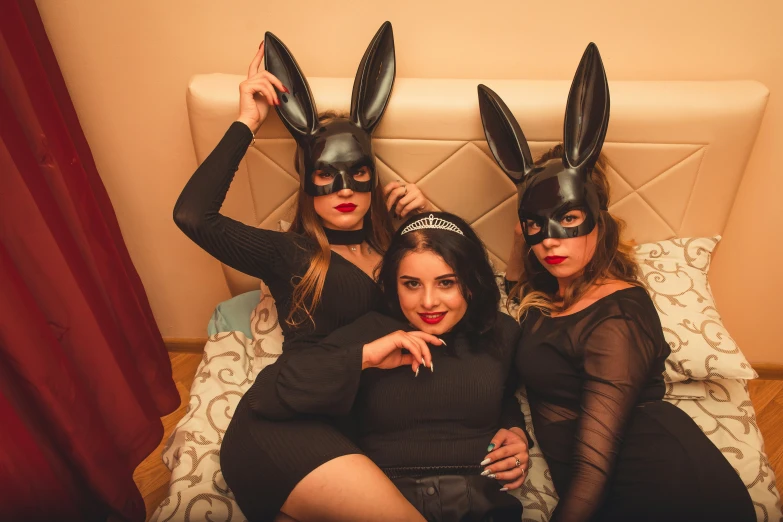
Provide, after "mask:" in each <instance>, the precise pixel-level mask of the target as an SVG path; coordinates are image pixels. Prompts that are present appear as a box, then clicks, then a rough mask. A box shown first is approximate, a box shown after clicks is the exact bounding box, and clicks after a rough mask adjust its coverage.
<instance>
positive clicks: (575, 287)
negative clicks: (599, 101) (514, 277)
mask: <svg viewBox="0 0 783 522" xmlns="http://www.w3.org/2000/svg"><path fill="white" fill-rule="evenodd" d="M562 157H563V144H562V143H561V144H558V145H556V146H554V147H552V148H551V149H550V150H549V151H547V152H545V153H544V155H543V156H541V157H540V158H539V159H538V161H537V162H536V163H538V164H543V163H545V162H547V161H549V160H550V159H554V158H562ZM606 167H607V162H606V158H605V157H604V156H603V155H601V156H600V157H599V158H598V162H597V163H596V165H595V167H594V168H593V171H592V173H591V174H590V176H591V181H592V182H593V183H594V184H595V185H596V187H597V190H596V192H597V193H598V200H599V204H600V207H601V208H608V207H609V182H608V180H607V179H606ZM596 227H597V228H598V239H597V241H596V247H595V253H593V257H592V258H591V259H590V261H588V262H587V265H585V268H584V270H583V271H582V274H581V275H579V276H578V277H577V278H576V279H575V280H574V281H573V282H572V283H571V284H570V285H569V286H568V287H567V288H566V290H565V293H564V295H563V297H562V299H561V298H560V296H559V295H558V283H557V279H556V278H555V276H553V275H552V274H550V273H549V271H548V270H547V269H546V268H544V267H543V266H542V265H541V263H540V262H539V261H538V259H537V258H536V256H535V254H534V253H533V249H532V248H531V247H530V246H529V245H527V244H526V245H524V247H523V251H522V258H523V266H524V270H523V273H522V276H521V277H520V279H519V283H518V284H517V285H516V286H515V287H514V288H513V289H512V290H511V292H509V299H518V300H519V308H518V309H517V318H518V319H522V318H524V316H525V315H526V314H527V312H528V311H529V310H530V309H531V308H538V309H539V310H541V311H542V313H544V314H545V315H551V314H552V313H561V312H563V311H565V310H568V309H569V308H570V307H571V306H573V305H574V304H576V303H577V302H578V301H579V300H580V299H581V298H582V297H584V295H585V294H586V293H587V291H588V290H589V289H590V288H592V287H593V286H594V285H596V284H600V283H601V281H604V280H607V279H613V280H619V281H624V282H626V283H628V284H631V285H634V286H642V285H641V283H640V282H639V266H638V265H637V264H636V261H635V260H634V256H633V246H632V245H631V244H630V243H627V242H624V241H622V240H621V239H620V237H621V235H622V231H623V229H624V228H625V222H624V221H623V220H621V219H619V218H616V217H614V216H612V215H611V214H610V213H609V211H607V210H601V211H600V212H599V214H598V216H597V219H596Z"/></svg>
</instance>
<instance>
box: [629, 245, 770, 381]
mask: <svg viewBox="0 0 783 522" xmlns="http://www.w3.org/2000/svg"><path fill="white" fill-rule="evenodd" d="M719 240H720V236H716V237H711V238H692V239H670V240H667V241H659V242H657V243H645V244H643V245H639V246H638V247H636V258H637V261H638V263H639V266H640V267H641V271H642V274H643V276H642V282H643V283H644V284H645V286H646V287H647V291H648V292H649V294H650V297H651V298H652V300H653V303H655V307H656V309H657V310H658V315H659V316H660V318H661V325H662V326H663V333H664V337H665V338H666V341H667V342H668V343H669V346H671V349H672V353H671V355H670V356H669V358H668V359H667V360H666V370H665V371H664V378H665V380H666V382H680V381H687V380H709V379H755V378H756V377H758V374H756V372H755V371H754V370H753V368H752V367H751V366H750V363H748V361H747V359H745V356H744V355H743V353H742V351H741V350H740V349H739V346H737V343H736V342H734V339H732V337H731V335H729V332H728V331H727V330H726V328H725V327H724V326H723V322H722V321H721V318H720V314H719V313H718V310H717V308H716V307H715V301H714V299H713V297H712V292H711V291H710V284H709V282H708V281H707V271H708V270H709V267H710V259H711V257H712V252H713V250H714V249H715V246H716V245H717V244H718V241H719Z"/></svg>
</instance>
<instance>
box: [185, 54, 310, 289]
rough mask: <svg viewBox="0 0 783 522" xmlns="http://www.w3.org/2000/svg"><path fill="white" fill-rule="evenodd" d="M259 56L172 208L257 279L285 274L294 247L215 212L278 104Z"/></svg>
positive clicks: (220, 255) (188, 229) (209, 245)
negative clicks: (234, 111)
mask: <svg viewBox="0 0 783 522" xmlns="http://www.w3.org/2000/svg"><path fill="white" fill-rule="evenodd" d="M262 57H263V46H262V47H261V48H259V50H258V53H257V54H256V56H255V58H254V59H253V62H252V63H251V64H250V70H249V71H248V79H247V80H245V81H243V82H242V83H241V84H240V86H239V98H240V109H239V116H238V118H237V121H236V122H234V123H233V124H231V127H229V129H228V131H227V132H226V134H225V135H224V136H223V139H222V140H220V143H218V145H217V146H216V147H215V149H214V150H213V151H212V153H210V155H209V156H208V157H207V159H205V160H204V162H203V163H202V164H201V165H200V166H199V167H198V169H196V172H195V173H194V174H193V176H192V177H191V178H190V180H189V181H188V183H187V185H185V188H184V189H183V190H182V193H181V194H180V196H179V199H178V200H177V203H176V205H175V206H174V222H175V223H176V224H177V226H178V227H179V228H180V229H181V230H182V231H183V232H184V233H185V235H187V236H188V237H189V238H190V239H192V240H193V241H194V242H195V243H196V244H198V245H199V246H200V247H201V248H203V249H204V250H206V251H207V252H209V253H210V254H211V255H212V256H214V257H215V258H217V259H218V260H220V261H221V262H223V263H225V264H227V265H229V266H231V267H233V268H236V269H237V270H239V271H241V272H245V273H246V274H250V275H252V276H255V277H260V278H262V279H267V278H268V277H270V276H272V275H277V276H279V277H287V278H290V271H291V266H290V265H291V263H290V259H291V256H292V255H295V248H296V246H295V245H294V244H293V241H292V239H291V237H290V236H289V235H284V234H282V233H280V232H273V231H269V230H263V229H259V228H256V227H253V226H249V225H245V224H243V223H240V222H239V221H236V220H233V219H231V218H228V217H226V216H223V215H221V214H220V207H221V206H222V205H223V201H224V200H225V198H226V193H227V192H228V187H229V186H230V185H231V181H232V180H233V179H234V174H235V173H236V170H237V168H238V166H239V162H240V161H242V158H243V157H244V156H245V153H246V152H247V148H248V146H249V145H250V142H251V141H252V140H253V134H254V133H255V131H257V130H258V128H259V127H260V125H261V122H263V121H264V119H265V118H266V115H267V113H268V112H269V104H270V103H278V102H277V95H276V92H275V88H278V89H282V88H283V87H282V84H280V82H279V80H277V79H276V78H275V77H274V76H272V75H271V74H269V73H268V72H266V71H263V70H261V71H260V72H259V68H260V64H261V59H262ZM278 84H279V85H278ZM266 100H269V102H267V101H266Z"/></svg>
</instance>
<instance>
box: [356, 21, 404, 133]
mask: <svg viewBox="0 0 783 522" xmlns="http://www.w3.org/2000/svg"><path fill="white" fill-rule="evenodd" d="M395 70H396V65H395V60H394V33H393V32H392V25H391V23H389V22H384V23H383V25H382V26H381V28H380V29H378V32H377V33H375V36H374V37H373V39H372V41H371V42H370V45H369V46H368V47H367V50H366V51H365V52H364V56H363V57H362V62H361V63H360V64H359V70H358V71H356V78H355V79H354V82H353V94H352V96H351V120H353V122H354V123H356V124H357V125H359V126H360V127H361V128H362V129H364V130H365V131H367V132H368V133H370V134H371V133H372V131H373V130H375V127H376V126H377V125H378V123H379V122H380V121H381V116H383V112H384V111H385V110H386V105H387V104H388V102H389V97H390V96H391V91H392V86H393V85H394V74H395Z"/></svg>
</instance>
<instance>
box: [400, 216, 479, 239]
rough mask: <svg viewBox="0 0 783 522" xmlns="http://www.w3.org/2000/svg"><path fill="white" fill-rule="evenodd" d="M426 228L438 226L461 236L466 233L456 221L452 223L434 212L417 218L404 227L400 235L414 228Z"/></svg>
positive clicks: (439, 228) (437, 227)
mask: <svg viewBox="0 0 783 522" xmlns="http://www.w3.org/2000/svg"><path fill="white" fill-rule="evenodd" d="M424 228H436V229H438V230H448V231H449V232H456V233H457V234H459V235H461V236H464V235H465V234H463V233H462V230H460V229H459V227H458V226H457V225H455V224H454V223H452V222H451V221H446V220H445V219H442V218H436V217H435V216H433V215H432V214H430V215H429V216H427V217H423V218H421V219H417V220H416V221H414V222H413V223H411V224H410V225H408V226H407V227H405V228H403V229H402V232H400V235H401V236H404V235H405V234H407V233H408V232H413V231H414V230H422V229H424Z"/></svg>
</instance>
